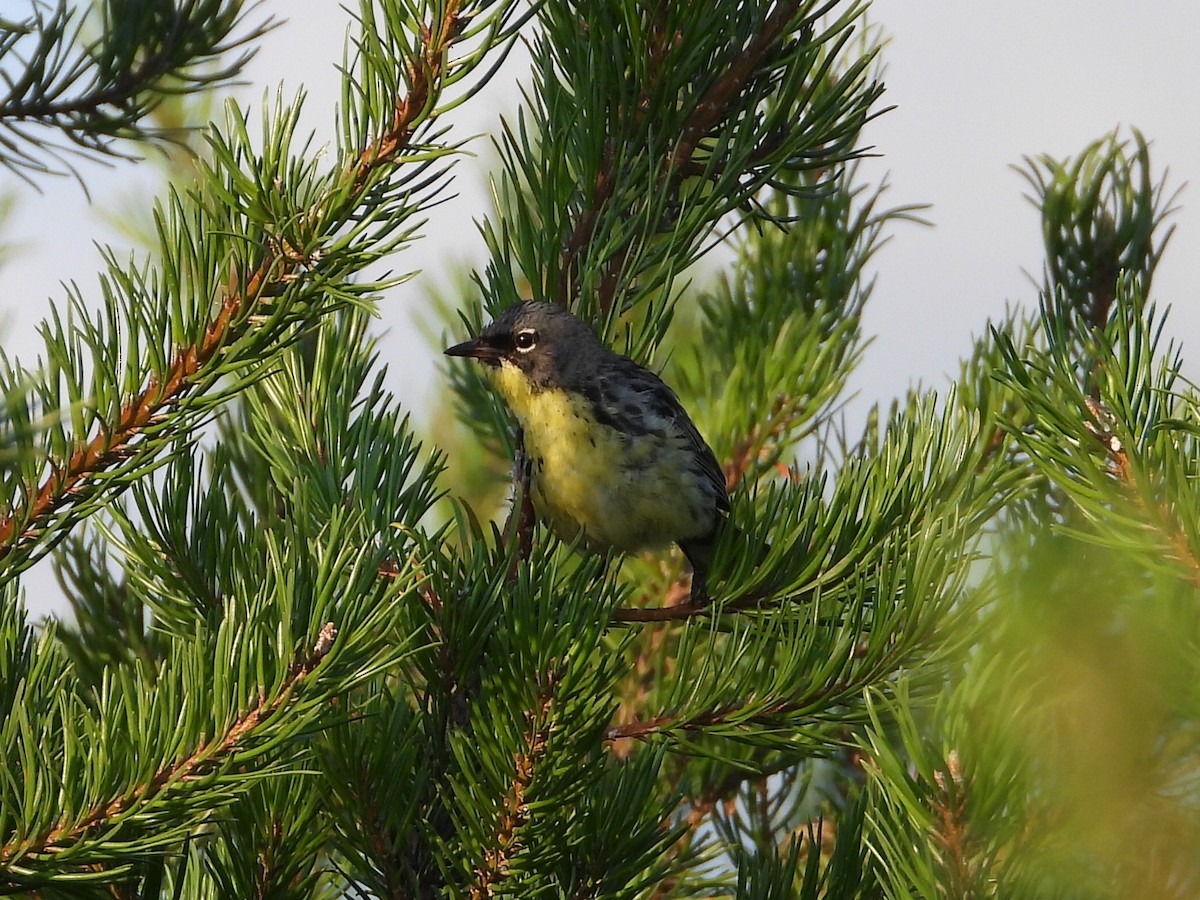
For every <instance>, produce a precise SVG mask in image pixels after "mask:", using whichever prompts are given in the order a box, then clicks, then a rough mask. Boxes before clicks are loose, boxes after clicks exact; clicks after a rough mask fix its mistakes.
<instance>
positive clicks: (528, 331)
mask: <svg viewBox="0 0 1200 900" xmlns="http://www.w3.org/2000/svg"><path fill="white" fill-rule="evenodd" d="M537 337H538V333H537V331H535V330H534V329H532V328H522V329H521V330H520V331H518V332H517V333H516V334H515V335H513V344H514V345H515V346H516V348H517V352H518V353H528V352H529V351H530V350H532V349H533V348H534V347H536V346H537Z"/></svg>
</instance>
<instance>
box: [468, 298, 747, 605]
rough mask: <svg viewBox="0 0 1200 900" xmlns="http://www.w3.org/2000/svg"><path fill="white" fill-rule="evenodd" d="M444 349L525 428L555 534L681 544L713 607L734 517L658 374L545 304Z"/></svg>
mask: <svg viewBox="0 0 1200 900" xmlns="http://www.w3.org/2000/svg"><path fill="white" fill-rule="evenodd" d="M445 353H446V355H447V356H452V357H465V358H473V359H476V360H478V361H479V362H481V363H483V364H484V365H485V366H486V367H487V371H488V374H489V375H490V376H491V381H492V383H493V385H494V387H495V389H496V391H497V393H499V395H500V397H501V398H502V399H503V400H504V402H505V405H506V406H507V407H508V409H509V411H510V412H511V413H512V415H513V416H514V417H515V418H516V420H517V424H518V425H519V426H520V428H521V431H522V433H523V440H524V449H525V453H526V457H527V459H528V461H529V472H530V496H531V499H532V501H533V506H534V510H535V512H536V513H537V515H538V516H539V518H540V519H541V520H542V521H543V522H544V523H545V524H547V525H548V526H549V528H550V530H551V531H552V532H554V534H555V535H556V536H558V537H559V538H560V539H562V540H564V541H568V542H569V541H574V540H576V539H579V540H580V542H581V544H582V545H583V547H584V548H585V549H587V550H589V551H593V552H606V551H608V550H617V551H619V552H623V553H633V552H639V551H643V550H654V549H661V548H663V547H666V546H669V545H670V544H672V543H674V544H677V545H678V546H679V548H680V550H682V551H683V555H684V556H685V557H686V558H687V560H688V562H689V563H690V564H691V567H692V586H691V600H692V602H693V603H696V604H704V603H707V602H708V601H709V595H708V570H709V565H710V563H711V561H712V555H713V549H714V546H715V543H716V540H717V537H718V535H719V533H720V531H721V528H722V525H723V524H724V522H725V520H726V516H727V515H728V513H729V511H730V505H729V494H728V491H727V487H726V483H725V474H724V472H723V471H722V469H721V466H720V464H719V463H718V462H717V457H716V455H715V454H714V453H713V451H712V448H711V447H710V446H709V445H708V444H707V443H706V442H705V440H704V438H703V437H701V435H700V432H699V430H698V429H697V428H696V426H695V424H694V423H693V422H692V420H691V418H690V417H689V416H688V414H687V412H686V411H685V410H684V408H683V405H682V404H681V403H680V402H679V398H678V397H677V396H676V395H675V392H674V391H673V390H671V388H670V387H668V386H667V384H666V383H665V382H664V381H663V380H662V379H661V378H659V376H658V375H656V374H654V373H653V372H651V371H650V370H648V369H646V368H644V367H642V366H640V365H638V363H636V362H634V361H633V360H632V359H630V358H629V357H627V356H622V355H621V354H619V353H616V352H614V351H613V350H611V349H609V348H608V347H607V346H605V345H604V343H603V342H602V341H601V340H600V339H599V338H598V337H597V336H596V334H595V332H594V331H592V329H591V328H590V327H589V326H588V325H587V323H586V322H584V321H583V320H582V319H580V318H578V317H577V316H575V315H573V314H572V313H570V312H569V311H568V310H566V309H565V308H563V307H562V306H559V305H558V304H554V303H545V302H539V301H524V302H519V303H516V304H514V305H512V306H509V307H508V308H507V309H505V310H504V311H503V312H501V313H500V315H498V316H497V317H496V318H495V319H494V320H493V321H492V322H491V323H490V324H489V325H487V326H486V327H485V328H484V329H483V331H482V332H481V333H480V334H479V335H478V336H477V337H475V338H472V339H471V340H468V341H464V342H463V343H461V344H455V345H454V346H453V347H449V348H448V349H446V350H445Z"/></svg>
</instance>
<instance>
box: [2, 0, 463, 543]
mask: <svg viewBox="0 0 1200 900" xmlns="http://www.w3.org/2000/svg"><path fill="white" fill-rule="evenodd" d="M458 24H459V20H458V3H457V2H456V0H451V2H450V3H449V4H448V5H447V8H446V12H445V16H444V18H443V20H442V22H441V23H439V27H438V28H437V31H436V33H430V32H426V34H425V39H426V40H425V45H424V52H423V53H422V55H421V58H420V63H419V64H417V63H416V62H413V61H410V62H409V71H408V85H409V93H408V95H407V96H406V97H401V98H399V99H398V100H397V103H396V109H395V113H394V115H393V117H392V123H391V127H390V128H389V129H388V131H387V132H386V133H384V134H383V135H382V136H381V137H380V138H379V139H378V140H375V141H373V142H372V143H371V144H370V145H369V146H368V147H367V148H365V149H364V150H363V151H362V153H361V154H360V155H359V157H358V159H357V160H356V161H355V163H354V165H353V168H352V172H351V177H352V188H351V196H350V199H349V201H348V202H351V203H354V202H358V201H359V200H361V198H362V195H363V194H364V193H365V191H366V188H367V185H368V183H369V178H370V175H371V174H372V173H373V172H374V171H376V170H378V169H380V168H382V167H383V166H385V165H387V164H390V163H391V162H393V161H394V160H395V158H396V157H397V156H398V155H399V154H400V153H401V152H402V151H403V150H404V149H406V148H407V147H408V146H409V141H410V140H411V138H412V135H413V133H414V131H415V129H416V127H417V126H418V125H419V124H420V123H421V121H422V116H424V115H425V114H426V112H427V107H428V105H429V103H430V98H431V96H432V95H433V87H434V83H435V82H436V81H437V80H438V79H439V78H440V77H441V76H442V72H443V68H444V65H445V62H444V60H445V55H446V52H447V50H448V49H449V47H450V45H451V43H453V41H454V39H455V36H456V35H457V34H458V33H459V28H458ZM305 262H306V260H304V259H302V258H299V257H298V256H297V254H295V253H294V252H290V251H289V248H287V247H285V246H269V247H268V248H266V249H265V250H264V253H263V260H262V262H261V263H260V264H259V265H258V267H257V268H256V269H255V270H254V272H253V273H252V274H251V275H250V277H249V278H248V279H247V280H246V283H245V285H244V286H242V285H239V281H240V279H239V277H238V273H236V272H235V273H233V274H232V275H231V277H230V281H229V284H228V285H227V286H226V288H225V294H224V299H223V300H222V302H221V306H220V311H219V312H218V314H217V316H216V318H215V319H214V320H213V321H212V322H211V323H210V324H209V325H208V327H207V328H206V329H205V330H204V334H203V336H202V337H201V338H200V340H199V341H198V342H197V343H195V344H192V345H190V346H187V347H181V348H179V349H177V350H176V352H175V356H174V358H173V359H172V361H171V364H170V365H169V366H168V367H167V371H166V372H165V373H164V374H163V375H162V376H158V375H152V376H151V378H150V382H149V384H148V385H147V386H146V388H145V390H143V391H142V392H141V393H139V394H135V395H134V396H132V397H130V398H129V399H127V400H126V401H125V402H124V404H123V405H122V408H121V413H120V415H119V416H118V419H117V422H116V424H115V425H112V426H109V425H107V424H105V423H102V424H101V425H100V427H99V430H98V432H97V434H96V435H95V436H94V437H93V438H91V439H90V440H87V439H84V438H78V439H76V442H75V449H74V451H73V452H72V453H71V455H70V457H69V459H68V460H67V462H66V464H65V465H61V464H56V463H53V462H52V463H51V464H50V466H51V472H50V474H49V476H47V478H46V479H45V480H44V481H43V482H42V483H41V485H39V486H38V487H37V488H36V490H31V491H30V493H31V494H32V495H33V499H32V501H28V500H27V502H26V503H24V504H22V505H19V506H17V507H15V508H13V509H11V510H9V511H8V512H7V513H6V514H5V515H3V517H0V560H4V559H5V558H6V557H7V556H8V555H9V554H10V553H12V552H13V551H14V550H16V549H17V548H18V547H20V546H22V545H23V544H27V543H29V542H32V541H35V540H37V538H38V537H39V536H40V534H41V531H42V528H43V527H44V526H45V524H46V520H47V519H48V518H49V517H50V516H52V515H54V513H56V512H57V511H58V510H60V509H62V508H63V507H65V506H68V505H70V504H71V503H72V502H75V501H76V500H77V499H78V498H79V496H80V494H81V493H83V492H84V491H86V489H87V487H88V481H89V479H91V478H92V477H93V476H96V475H98V474H99V473H101V472H103V471H105V470H106V469H108V468H109V467H110V466H112V465H113V464H115V463H117V462H120V461H123V460H125V459H127V458H129V456H130V455H131V454H133V453H136V452H137V450H138V446H136V445H135V444H134V442H135V440H136V439H137V438H138V436H139V435H141V434H142V433H143V432H144V430H145V429H146V428H147V427H150V426H152V425H154V424H156V423H157V422H158V421H159V417H160V416H161V415H162V414H163V413H164V412H165V411H166V410H167V409H169V408H170V407H171V406H173V405H175V404H178V403H179V402H181V401H182V400H183V399H184V398H185V397H187V395H188V394H189V393H190V392H191V390H192V389H193V387H194V381H193V379H194V378H195V376H196V375H197V374H198V373H199V372H200V371H201V369H202V368H203V367H204V366H205V365H206V364H207V363H209V362H210V361H212V359H213V357H214V356H215V355H216V354H217V351H218V350H220V348H221V347H223V346H226V345H228V344H230V343H232V342H233V341H235V340H236V339H237V338H238V337H239V336H240V334H241V333H242V331H243V330H244V329H245V328H246V327H247V326H248V323H249V322H250V321H251V320H250V317H249V316H247V315H245V313H247V312H248V311H249V310H250V309H252V308H253V307H254V306H255V305H256V304H258V303H259V302H260V301H269V299H270V298H272V297H274V296H275V295H276V294H277V293H278V292H279V290H280V288H281V287H282V286H283V285H284V284H285V283H287V282H288V281H292V280H295V278H296V277H297V276H298V274H299V273H300V272H302V271H303V269H304V267H305ZM28 496H29V495H28V494H27V495H26V497H28Z"/></svg>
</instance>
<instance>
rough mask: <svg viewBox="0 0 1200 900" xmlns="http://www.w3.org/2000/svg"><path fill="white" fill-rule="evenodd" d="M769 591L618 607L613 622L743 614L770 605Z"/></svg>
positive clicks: (771, 595)
mask: <svg viewBox="0 0 1200 900" xmlns="http://www.w3.org/2000/svg"><path fill="white" fill-rule="evenodd" d="M773 596H774V595H773V592H772V591H771V590H770V589H768V588H760V589H758V590H756V591H750V592H749V593H747V594H743V595H742V596H740V597H735V598H733V599H731V600H726V601H725V602H723V603H722V602H721V601H719V600H717V599H715V598H712V599H710V600H709V601H708V602H707V603H692V602H691V601H690V600H689V601H688V602H686V603H676V604H674V605H665V606H622V607H618V608H617V609H616V610H615V611H614V612H613V621H614V622H680V621H683V620H685V619H692V618H696V617H698V616H716V615H720V614H722V613H731V612H746V611H748V610H752V609H760V608H763V607H766V606H769V605H771V604H770V603H769V602H768V601H772V598H773ZM796 599H797V598H795V597H781V598H778V600H779V601H783V600H789V601H794V600H796Z"/></svg>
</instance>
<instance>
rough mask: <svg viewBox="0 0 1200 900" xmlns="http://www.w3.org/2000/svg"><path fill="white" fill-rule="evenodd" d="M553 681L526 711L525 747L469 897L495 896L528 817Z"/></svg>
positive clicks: (547, 729)
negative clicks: (528, 797) (527, 798)
mask: <svg viewBox="0 0 1200 900" xmlns="http://www.w3.org/2000/svg"><path fill="white" fill-rule="evenodd" d="M553 681H554V679H553V678H552V679H550V681H549V683H548V685H547V687H546V688H545V689H544V691H543V693H542V695H541V697H540V704H539V706H538V709H537V710H536V711H534V712H531V713H529V714H528V722H529V724H530V725H531V726H532V727H531V730H530V732H529V733H528V734H527V735H526V737H525V742H526V746H525V749H524V750H522V751H521V752H520V753H518V754H516V756H515V757H514V758H513V771H514V776H513V780H512V784H511V785H510V786H509V790H508V795H507V796H506V797H505V798H504V804H503V806H502V807H501V809H500V815H499V823H498V824H499V829H498V830H497V834H496V845H495V846H494V847H492V848H489V849H488V850H487V851H486V852H485V854H484V861H483V862H482V863H481V864H480V865H479V866H478V868H476V870H475V876H476V882H475V884H473V885H472V886H471V893H470V896H471V900H484V898H487V897H494V896H496V893H495V886H496V883H497V882H498V881H499V880H500V879H501V878H503V877H504V875H505V873H506V872H507V870H508V864H509V861H510V860H511V859H512V857H513V854H514V853H515V852H516V851H517V850H518V849H519V847H520V837H519V836H518V834H517V831H518V830H519V829H520V827H521V826H522V825H524V824H525V822H526V821H527V820H528V818H529V806H528V804H527V803H526V802H525V794H526V792H527V791H528V790H529V786H530V785H531V784H532V783H533V774H534V769H535V767H536V765H537V764H538V762H540V761H541V758H542V756H543V754H544V753H545V751H546V743H547V741H548V740H549V739H550V725H549V721H548V720H549V717H550V708H551V703H552V690H553Z"/></svg>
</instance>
